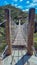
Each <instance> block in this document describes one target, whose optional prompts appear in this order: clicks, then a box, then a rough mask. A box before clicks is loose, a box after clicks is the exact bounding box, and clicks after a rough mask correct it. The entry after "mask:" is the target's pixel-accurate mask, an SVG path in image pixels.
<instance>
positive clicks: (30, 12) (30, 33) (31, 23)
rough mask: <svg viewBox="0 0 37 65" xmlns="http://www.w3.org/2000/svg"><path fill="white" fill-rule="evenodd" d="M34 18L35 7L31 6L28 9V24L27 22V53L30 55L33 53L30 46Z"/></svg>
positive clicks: (31, 43)
mask: <svg viewBox="0 0 37 65" xmlns="http://www.w3.org/2000/svg"><path fill="white" fill-rule="evenodd" d="M34 18H35V8H31V9H30V10H29V24H28V43H27V44H28V48H27V51H28V54H29V55H32V54H33V50H32V46H33V33H34Z"/></svg>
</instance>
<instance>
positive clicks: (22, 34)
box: [5, 8, 35, 55]
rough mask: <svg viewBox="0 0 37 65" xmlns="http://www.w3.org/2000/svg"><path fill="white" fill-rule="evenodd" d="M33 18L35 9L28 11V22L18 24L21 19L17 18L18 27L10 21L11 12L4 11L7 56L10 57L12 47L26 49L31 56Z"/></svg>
mask: <svg viewBox="0 0 37 65" xmlns="http://www.w3.org/2000/svg"><path fill="white" fill-rule="evenodd" d="M34 17H35V9H34V8H31V9H30V10H29V17H28V22H26V23H24V24H23V25H21V24H20V23H21V19H22V18H23V17H18V21H19V25H16V24H15V23H14V21H13V20H11V11H10V10H9V9H5V19H6V24H5V28H6V42H7V44H8V50H7V54H9V55H10V54H11V53H12V51H13V50H12V47H13V48H14V49H17V48H19V49H20V48H24V49H25V48H26V49H27V53H28V54H29V55H32V54H33V50H32V47H33V33H34ZM25 26H26V28H25Z"/></svg>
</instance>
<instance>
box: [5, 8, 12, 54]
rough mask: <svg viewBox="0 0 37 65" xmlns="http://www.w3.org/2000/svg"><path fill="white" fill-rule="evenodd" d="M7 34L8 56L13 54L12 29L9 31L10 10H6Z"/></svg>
mask: <svg viewBox="0 0 37 65" xmlns="http://www.w3.org/2000/svg"><path fill="white" fill-rule="evenodd" d="M5 19H6V22H5V33H6V43H7V45H8V50H7V53H6V54H7V55H10V54H11V43H10V29H9V23H10V21H9V9H5Z"/></svg>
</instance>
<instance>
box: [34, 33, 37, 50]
mask: <svg viewBox="0 0 37 65" xmlns="http://www.w3.org/2000/svg"><path fill="white" fill-rule="evenodd" d="M34 47H35V48H36V49H37V33H34Z"/></svg>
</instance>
